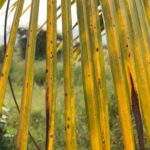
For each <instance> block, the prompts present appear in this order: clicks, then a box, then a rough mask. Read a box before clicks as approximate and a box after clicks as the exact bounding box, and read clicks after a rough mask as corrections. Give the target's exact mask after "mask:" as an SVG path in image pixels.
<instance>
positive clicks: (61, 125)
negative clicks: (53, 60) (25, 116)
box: [0, 51, 150, 150]
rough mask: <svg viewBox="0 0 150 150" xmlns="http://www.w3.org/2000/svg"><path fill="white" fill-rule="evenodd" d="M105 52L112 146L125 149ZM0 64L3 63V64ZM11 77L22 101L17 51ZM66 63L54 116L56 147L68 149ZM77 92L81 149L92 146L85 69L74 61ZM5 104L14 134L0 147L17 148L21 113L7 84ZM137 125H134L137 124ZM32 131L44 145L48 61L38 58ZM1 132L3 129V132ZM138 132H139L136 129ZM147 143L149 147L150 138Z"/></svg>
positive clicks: (60, 69)
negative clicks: (87, 115)
mask: <svg viewBox="0 0 150 150" xmlns="http://www.w3.org/2000/svg"><path fill="white" fill-rule="evenodd" d="M104 52H105V62H106V66H105V69H106V81H107V91H108V97H109V116H110V129H111V149H112V150H120V149H124V147H123V143H122V135H121V129H120V124H119V116H118V109H117V103H116V96H115V92H114V85H113V80H112V74H111V70H110V64H109V59H108V53H107V51H104ZM0 66H1V65H0ZM10 74H11V79H12V82H13V86H14V90H15V94H16V97H17V101H18V104H19V106H20V103H21V101H20V100H21V93H22V85H23V74H24V60H22V59H20V58H19V57H18V56H17V54H16V55H15V56H14V59H13V63H12V67H11V73H10ZM63 82H64V81H63V64H62V63H61V62H59V63H58V65H57V100H56V117H55V120H56V122H55V143H54V149H55V150H65V118H64V110H65V107H64V85H63ZM75 93H76V124H77V129H76V132H77V146H78V150H89V149H90V146H89V138H88V127H87V118H86V110H85V103H84V95H83V88H82V71H81V64H80V63H77V64H76V65H75ZM4 106H5V107H6V108H8V109H9V112H5V115H6V116H7V119H6V122H7V123H6V127H5V128H6V130H7V132H6V133H7V135H11V138H10V137H9V138H7V139H5V144H4V148H1V146H0V150H4V149H5V150H10V149H11V150H15V149H16V147H15V145H16V137H17V128H18V120H19V114H18V112H17V110H16V107H15V104H14V101H13V98H12V95H11V91H10V88H9V86H8V85H7V90H6V95H5V102H4ZM134 128H135V125H134ZM30 132H31V133H32V135H33V137H34V138H35V140H36V141H37V143H38V144H39V146H40V148H41V150H44V149H45V147H44V145H45V61H44V60H43V61H35V76H34V90H33V99H32V110H31V122H30ZM0 133H1V132H0ZM135 135H136V132H135ZM146 146H147V147H148V149H149V148H150V146H149V144H148V142H147V140H146ZM34 149H35V147H34V145H33V143H32V142H31V139H30V138H29V144H28V150H34Z"/></svg>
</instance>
